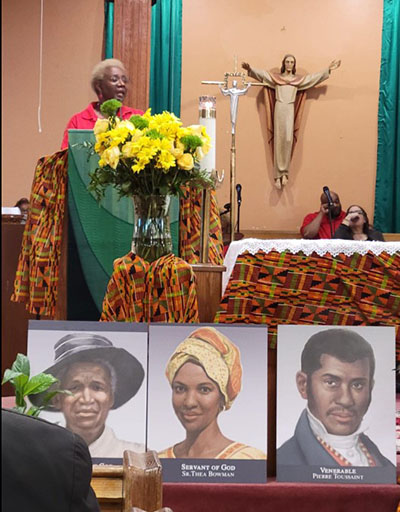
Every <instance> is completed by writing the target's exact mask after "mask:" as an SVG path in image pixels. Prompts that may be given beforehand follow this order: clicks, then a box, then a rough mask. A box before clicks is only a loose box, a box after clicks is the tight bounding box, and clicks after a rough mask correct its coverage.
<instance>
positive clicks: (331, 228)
mask: <svg viewBox="0 0 400 512" xmlns="http://www.w3.org/2000/svg"><path fill="white" fill-rule="evenodd" d="M332 208H333V204H332V203H328V218H329V227H330V230H331V238H333V224H332Z"/></svg>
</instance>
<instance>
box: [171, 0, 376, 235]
mask: <svg viewBox="0 0 400 512" xmlns="http://www.w3.org/2000/svg"><path fill="white" fill-rule="evenodd" d="M381 30H382V1H381V0H379V1H376V0H341V1H337V0H324V1H323V2H321V0H301V1H297V2H293V0H251V1H248V0H243V1H238V0H237V1H234V2H232V1H231V0H219V1H218V2H215V1H214V0H202V1H201V2H199V1H198V0H184V3H183V75H182V82H183V88H182V112H181V116H182V119H183V121H184V122H185V123H191V122H196V120H197V118H198V114H197V108H198V107H197V102H198V96H200V95H204V94H210V95H215V96H216V97H217V167H218V168H219V169H225V175H226V178H225V183H224V185H223V187H222V189H221V190H220V191H219V192H218V196H219V203H220V205H223V204H224V203H226V202H229V155H230V131H229V130H230V114H229V98H226V97H224V96H222V94H221V93H220V92H219V90H218V86H212V85H201V81H202V80H223V77H224V72H226V71H233V68H234V55H237V59H238V67H240V63H241V62H242V61H248V62H250V64H251V65H252V66H254V67H257V68H264V69H271V68H274V67H277V66H278V65H280V63H281V60H282V57H283V55H284V54H286V53H294V55H295V56H296V58H297V64H298V72H305V71H307V72H315V71H320V70H322V69H323V68H325V67H327V66H328V64H329V63H330V62H331V61H332V60H333V59H335V58H339V59H341V60H342V65H341V67H340V68H339V69H338V70H336V71H333V72H332V74H331V77H330V79H329V80H327V81H326V82H324V83H323V84H320V85H319V86H318V87H316V88H315V89H313V90H311V91H309V92H308V93H307V100H306V104H305V108H304V114H303V120H302V126H301V130H300V140H299V143H298V145H297V147H296V150H295V153H294V157H293V160H292V165H291V169H290V177H289V180H290V181H289V184H288V185H287V186H286V187H285V189H284V190H283V191H278V190H277V189H276V188H275V187H274V184H273V166H272V160H271V156H270V149H269V147H268V145H267V144H266V142H265V128H266V123H265V116H264V110H263V104H262V103H261V104H260V99H261V97H262V94H263V93H262V91H261V88H260V87H254V88H251V89H250V90H249V92H248V93H247V95H246V96H242V97H241V98H240V99H239V111H238V120H237V135H236V148H237V149H236V151H237V182H238V183H241V184H242V187H243V189H242V196H243V202H242V208H241V224H240V225H241V227H242V228H243V229H267V230H274V229H275V230H276V229H287V230H297V229H298V228H299V226H300V224H301V221H302V219H303V217H304V215H305V214H306V213H308V212H309V211H315V210H317V209H318V208H319V196H320V194H321V192H322V187H323V186H324V185H328V186H329V187H330V188H331V189H332V190H335V191H337V192H338V193H339V195H340V197H341V200H342V204H343V206H345V207H346V206H349V205H350V204H352V203H353V202H359V203H361V204H362V205H364V206H365V208H366V210H367V211H368V213H369V214H370V218H372V217H373V198H374V191H375V172H376V147H377V108H378V87H379V65H380V47H381V39H380V38H381Z"/></svg>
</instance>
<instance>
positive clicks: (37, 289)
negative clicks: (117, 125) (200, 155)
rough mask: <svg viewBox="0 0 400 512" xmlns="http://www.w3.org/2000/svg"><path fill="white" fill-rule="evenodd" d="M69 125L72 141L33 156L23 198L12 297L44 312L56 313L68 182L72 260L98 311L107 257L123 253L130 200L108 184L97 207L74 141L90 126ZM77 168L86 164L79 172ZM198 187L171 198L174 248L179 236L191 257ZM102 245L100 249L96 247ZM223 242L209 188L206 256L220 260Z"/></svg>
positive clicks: (88, 135) (109, 265)
mask: <svg viewBox="0 0 400 512" xmlns="http://www.w3.org/2000/svg"><path fill="white" fill-rule="evenodd" d="M74 132H76V133H70V143H71V141H73V142H74V147H71V146H70V148H69V150H68V151H67V150H65V149H64V150H61V151H58V152H57V153H54V154H53V155H50V156H44V157H42V158H40V159H39V161H38V163H37V166H36V169H35V175H34V179H33V184H32V191H31V198H30V204H31V209H30V214H29V216H28V220H27V223H26V225H25V231H24V235H23V240H22V249H21V253H20V256H19V261H18V266H17V272H16V277H15V282H14V293H13V295H12V297H11V300H13V301H14V302H24V303H26V309H27V310H28V311H29V312H30V313H33V314H36V315H40V316H47V317H50V318H53V317H54V315H55V310H56V303H57V298H58V280H59V269H60V258H61V240H62V236H63V220H64V212H65V208H66V196H67V187H68V188H69V199H68V206H69V214H70V221H71V224H72V231H73V233H74V236H75V239H76V245H77V248H78V253H79V261H80V263H81V266H82V269H83V274H84V276H85V280H86V283H87V285H88V288H89V290H90V294H91V296H92V298H93V300H94V303H95V304H96V306H97V309H98V310H99V314H100V311H101V309H102V308H101V305H102V301H103V298H104V294H105V292H106V288H107V283H108V282H109V279H110V277H111V275H112V273H113V261H114V260H115V259H116V258H120V257H121V256H122V255H124V254H126V253H127V251H128V250H129V247H130V244H131V237H132V233H133V223H132V222H133V206H132V204H131V201H129V199H126V198H124V201H121V202H118V201H117V200H116V198H115V191H113V190H108V191H107V193H106V196H107V197H106V202H105V206H104V207H102V208H100V207H99V206H98V204H97V203H96V201H95V199H94V198H93V197H92V196H91V195H90V194H89V193H88V192H87V189H86V186H87V183H88V165H89V164H88V159H87V150H83V148H82V147H79V144H80V143H81V142H83V141H84V140H86V139H87V140H89V139H90V140H91V139H93V133H92V132H91V131H88V130H75V131H74ZM82 132H83V133H82ZM75 144H76V145H75ZM93 165H94V164H93V162H91V163H90V166H89V167H90V168H93ZM82 169H86V171H85V172H82ZM199 194H200V196H201V192H200V193H195V192H194V191H190V193H189V192H187V191H186V192H185V197H184V199H183V200H181V203H180V205H179V201H178V200H177V199H176V200H175V204H176V207H175V208H173V211H172V220H173V222H172V233H173V239H174V246H175V249H176V250H177V249H178V244H179V241H178V236H180V237H181V243H180V250H181V251H182V257H183V258H184V259H185V260H186V261H188V262H189V263H191V264H193V263H198V262H199V254H200V222H199V219H200V209H201V206H200V203H199V201H198V196H199ZM113 198H114V199H113ZM191 201H193V204H191ZM129 212H132V220H131V219H128V216H129V215H128V214H129ZM178 220H179V222H178ZM106 221H107V222H108V224H107V223H106ZM110 226H111V227H110ZM179 232H180V233H179ZM174 233H176V236H175V238H174ZM111 242H112V243H111ZM105 247H106V248H107V251H105V250H103V249H104V248H105ZM110 248H111V250H110ZM222 250H223V247H222V231H221V223H220V219H219V213H218V207H217V203H216V199H215V192H213V194H212V197H211V211H210V250H209V255H210V256H209V257H210V262H211V263H215V264H220V263H221V262H222V259H223V257H222ZM70 299H71V298H70ZM72 300H73V298H72Z"/></svg>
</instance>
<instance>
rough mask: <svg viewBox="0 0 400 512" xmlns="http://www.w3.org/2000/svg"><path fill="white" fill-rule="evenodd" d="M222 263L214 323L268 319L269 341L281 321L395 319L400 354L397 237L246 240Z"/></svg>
mask: <svg viewBox="0 0 400 512" xmlns="http://www.w3.org/2000/svg"><path fill="white" fill-rule="evenodd" d="M230 253H231V254H230ZM232 255H233V258H232ZM236 255H238V256H237V258H236ZM224 264H225V266H226V267H227V269H228V270H227V273H228V275H229V271H230V269H232V267H233V270H232V273H231V274H230V277H229V282H228V284H227V287H226V290H225V292H224V295H223V297H222V301H221V304H220V307H219V311H218V312H217V314H216V316H215V319H214V321H215V322H223V323H255V324H267V325H268V338H269V346H270V347H271V348H274V347H275V346H276V337H277V326H278V325H279V324H306V325H312V324H320V325H341V326H357V325H386V326H394V327H395V328H396V340H397V357H398V359H399V360H400V350H399V348H400V327H399V323H400V322H399V318H400V243H398V242H397V243H396V242H392V243H390V242H353V241H348V240H314V241H312V240H255V239H248V240H242V241H240V242H233V243H232V244H231V246H230V248H229V251H228V253H227V256H226V258H225V263H224Z"/></svg>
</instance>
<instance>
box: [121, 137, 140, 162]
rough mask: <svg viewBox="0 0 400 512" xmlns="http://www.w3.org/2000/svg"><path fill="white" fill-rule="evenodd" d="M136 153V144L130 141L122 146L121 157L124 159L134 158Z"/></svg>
mask: <svg viewBox="0 0 400 512" xmlns="http://www.w3.org/2000/svg"><path fill="white" fill-rule="evenodd" d="M137 152H138V147H137V144H135V143H134V142H132V141H130V142H126V143H125V144H124V145H123V146H122V156H123V157H124V158H134V157H135V156H136V154H137Z"/></svg>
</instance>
